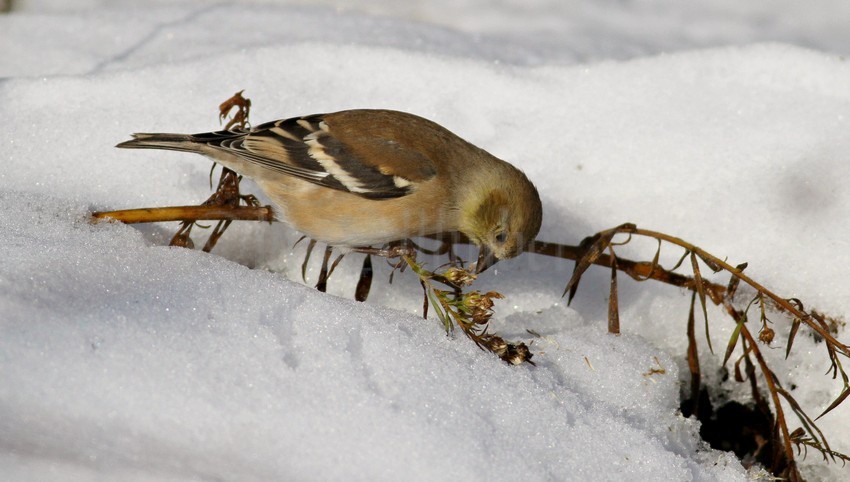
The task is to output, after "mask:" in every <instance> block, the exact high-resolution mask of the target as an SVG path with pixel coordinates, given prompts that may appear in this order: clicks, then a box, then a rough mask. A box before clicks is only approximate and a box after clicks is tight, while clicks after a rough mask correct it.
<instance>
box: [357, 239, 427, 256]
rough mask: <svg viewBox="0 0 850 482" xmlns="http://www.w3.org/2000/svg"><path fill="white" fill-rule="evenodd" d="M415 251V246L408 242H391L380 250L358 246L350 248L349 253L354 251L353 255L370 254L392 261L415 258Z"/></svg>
mask: <svg viewBox="0 0 850 482" xmlns="http://www.w3.org/2000/svg"><path fill="white" fill-rule="evenodd" d="M416 249H417V247H416V245H414V244H412V242H411V241H410V240H404V241H395V242H392V243H390V244H387V245H385V246H383V247H381V248H375V247H372V246H360V247H356V248H352V249H351V251H354V252H355V253H363V254H371V255H374V256H380V257H382V258H387V259H394V258H400V257H402V256H413V257H415V256H416Z"/></svg>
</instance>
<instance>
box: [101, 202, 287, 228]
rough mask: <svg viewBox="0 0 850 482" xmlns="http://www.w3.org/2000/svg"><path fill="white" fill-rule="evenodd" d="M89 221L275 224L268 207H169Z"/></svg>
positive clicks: (108, 214) (117, 213)
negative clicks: (228, 221)
mask: <svg viewBox="0 0 850 482" xmlns="http://www.w3.org/2000/svg"><path fill="white" fill-rule="evenodd" d="M91 217H92V220H93V221H95V222H97V221H102V220H110V219H111V220H114V221H120V222H122V223H125V224H136V223H159V222H168V221H220V220H230V221H265V222H267V223H270V222H272V221H274V212H273V210H272V207H271V206H238V207H229V206H171V207H162V208H139V209H122V210H118V211H98V212H93V213H92V214H91Z"/></svg>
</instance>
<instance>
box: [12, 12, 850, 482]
mask: <svg viewBox="0 0 850 482" xmlns="http://www.w3.org/2000/svg"><path fill="white" fill-rule="evenodd" d="M739 3H740V2H732V1H724V2H712V3H708V2H706V3H705V4H699V3H697V4H695V5H693V6H692V5H691V4H690V3H689V4H688V6H680V5H679V3H678V2H670V1H660V0H659V1H636V2H613V1H610V2H581V1H572V2H554V1H545V0H540V1H536V2H531V3H530V4H529V3H526V2H519V1H504V2H493V3H487V2H483V1H468V2H425V3H422V4H419V3H409V4H408V3H401V2H375V3H369V4H367V3H364V4H354V5H351V4H346V5H342V4H339V5H337V4H334V3H333V2H310V4H309V5H308V4H306V3H303V4H296V3H292V4H281V3H273V2H248V1H243V2H228V3H216V4H209V3H202V2H197V3H195V2H177V1H157V2H147V3H145V4H144V7H142V6H140V5H141V4H139V2H130V1H112V2H104V1H95V0H90V1H76V2H64V1H63V2H58V1H47V0H28V1H23V0H21V1H18V2H14V10H13V13H10V14H7V15H3V16H0V46H2V47H3V52H4V55H3V56H0V114H2V115H3V118H4V119H5V122H4V128H3V129H2V131H0V146H2V148H3V154H2V156H0V160H2V166H3V167H4V169H3V170H2V171H1V172H0V219H2V220H3V229H2V230H0V250H2V256H0V478H2V479H4V480H45V479H51V480H117V479H120V480H197V479H224V480H269V479H284V480H290V479H295V480H327V479H355V480H397V479H414V480H436V479H440V480H443V479H449V478H455V479H460V480H492V479H496V478H502V479H506V480H511V479H520V478H528V479H533V480H540V479H557V480H564V479H567V480H623V479H637V480H661V479H664V480H745V479H746V478H747V476H748V475H747V473H746V471H745V470H744V469H743V468H742V467H741V465H740V463H739V462H738V461H737V459H736V458H735V457H734V456H733V455H732V454H727V453H723V452H719V451H715V450H711V449H709V448H708V447H707V446H706V445H705V444H703V443H702V442H700V441H699V438H698V430H699V425H698V422H696V421H694V420H689V419H685V418H683V417H682V416H681V414H679V413H678V412H677V408H678V403H679V390H680V387H681V385H682V383H683V382H684V381H685V380H686V379H687V368H686V363H685V361H684V360H683V356H684V354H685V347H686V338H685V321H686V319H687V309H688V302H689V299H690V298H689V296H688V295H687V294H686V293H684V292H682V291H680V290H677V289H674V288H670V287H665V286H661V285H657V284H652V283H642V284H637V283H633V282H630V281H627V280H625V279H623V280H622V281H621V283H620V284H621V293H620V305H621V310H622V313H621V319H622V327H623V334H622V335H621V336H618V337H615V336H610V335H607V334H606V333H605V329H606V324H607V322H606V310H607V296H608V291H607V283H608V276H609V274H608V273H607V271H605V270H600V269H591V270H590V271H589V272H588V274H587V276H586V277H585V279H583V281H582V284H581V287H580V288H579V292H578V295H577V298H576V299H575V301H574V302H573V304H572V306H571V307H567V306H565V300H564V299H562V298H561V297H560V295H561V292H562V290H563V286H564V284H565V283H566V281H567V279H568V278H569V274H570V272H571V270H572V264H571V263H569V262H566V261H552V260H550V259H541V258H539V257H534V256H532V255H524V256H522V257H520V258H518V259H515V260H511V261H508V262H504V263H500V264H499V265H497V267H496V269H494V270H492V271H491V272H488V273H485V275H483V276H482V277H481V279H480V280H479V283H477V286H478V287H479V288H480V289H483V290H490V289H495V290H498V291H500V292H501V293H503V294H504V295H505V296H506V297H507V298H506V299H505V300H503V301H500V302H499V303H498V304H497V305H496V313H497V315H496V320H495V321H494V323H493V325H494V328H495V330H496V331H497V332H499V333H501V334H503V335H505V336H506V338H510V339H523V340H525V341H526V342H530V341H531V340H532V339H534V343H533V344H532V350H533V351H534V352H535V358H534V361H535V362H537V366H536V367H532V366H521V367H509V366H506V365H505V364H503V363H502V362H500V361H499V360H498V359H496V358H495V357H492V356H489V355H487V354H485V353H484V352H481V351H480V350H478V349H477V348H475V347H474V346H473V345H472V344H471V343H469V342H468V341H467V340H465V339H464V338H463V337H462V336H456V337H453V338H451V337H446V336H445V334H444V332H442V328H441V325H440V323H439V322H438V321H437V320H435V319H430V320H427V321H424V320H422V319H421V316H420V313H421V291H420V290H419V286H418V282H417V281H416V280H415V279H413V277H412V276H411V274H410V273H396V275H395V279H394V281H393V283H392V284H389V283H388V282H387V281H386V278H387V276H388V275H389V272H390V269H389V268H388V267H387V266H385V265H384V264H383V263H378V264H377V265H376V268H377V273H376V276H375V281H374V283H373V292H372V295H371V297H370V300H369V302H367V303H365V304H364V303H356V302H354V301H353V300H352V299H351V296H352V293H353V290H354V285H355V283H356V280H357V277H358V273H359V263H360V261H361V260H360V258H358V257H356V256H350V257H347V258H346V259H345V260H344V261H343V263H342V264H341V265H340V268H339V269H338V270H337V272H336V273H335V274H334V275H333V277H332V278H331V281H330V285H329V291H330V294H322V293H319V292H317V291H315V290H313V289H312V288H310V287H309V285H311V284H313V283H315V278H316V273H317V271H318V262H317V261H316V260H317V259H318V258H319V256H314V261H313V262H312V263H311V265H310V270H309V272H308V280H307V281H308V282H307V285H308V286H304V283H303V282H302V281H301V280H300V265H301V260H302V259H303V255H304V247H303V245H299V246H297V247H295V248H293V247H292V246H293V244H294V243H295V241H296V240H297V239H298V237H299V236H298V234H297V233H294V232H292V231H290V230H289V229H288V228H286V227H285V226H281V225H271V226H270V225H264V224H260V223H254V224H250V223H242V224H239V225H237V226H235V227H234V228H232V229H231V230H230V231H228V233H227V234H226V235H225V236H224V238H223V239H222V241H221V242H220V243H219V246H217V247H216V249H215V250H214V251H213V253H212V254H211V255H210V254H205V253H202V252H200V251H190V250H185V249H178V248H169V247H167V246H166V245H167V243H168V238H169V236H170V235H171V234H172V233H173V232H174V226H173V225H166V224H162V225H153V226H135V227H130V226H124V225H120V224H113V223H103V224H97V225H92V224H89V223H88V222H87V216H88V213H89V212H90V211H92V210H109V209H121V208H132V207H143V206H168V205H180V204H187V203H197V202H200V201H202V200H204V199H205V198H206V197H207V196H208V194H209V182H208V172H209V163H208V162H206V161H205V160H203V159H202V158H200V157H197V156H190V155H184V154H179V153H168V152H156V151H145V152H137V151H123V150H120V151H119V150H117V149H114V148H113V146H114V145H115V144H116V143H118V142H121V141H123V140H126V139H127V138H128V136H129V134H130V133H131V132H136V131H151V130H156V131H165V132H167V131H174V132H180V131H183V132H199V131H205V130H214V129H216V128H217V127H218V124H217V120H216V107H217V105H218V103H220V102H221V101H222V100H224V99H225V98H227V97H228V96H230V95H231V94H233V93H234V92H236V91H238V90H241V89H246V95H247V96H248V97H250V98H251V99H252V100H253V103H254V108H253V110H252V113H251V115H252V118H253V119H254V121H255V122H257V123H258V122H262V121H266V120H272V119H276V118H282V117H289V116H295V115H301V114H309V113H316V112H329V111H335V110H341V109H346V108H355V107H382V108H393V109H399V110H404V111H409V112H413V113H416V114H419V115H422V116H425V117H428V118H430V119H432V120H435V121H437V122H439V123H441V124H442V125H444V126H446V127H448V128H449V129H451V130H452V131H454V132H456V133H458V134H459V135H461V136H462V137H464V138H466V139H468V140H469V141H471V142H473V143H475V144H476V145H478V146H481V147H483V148H485V149H487V150H488V151H490V152H492V153H493V154H495V155H497V156H499V157H501V158H503V159H506V160H508V161H510V162H512V163H514V164H515V165H517V166H519V167H520V168H522V169H523V170H524V171H525V172H526V173H527V174H528V176H529V177H530V178H531V179H532V180H533V181H534V182H535V183H536V185H537V186H538V188H539V190H540V193H541V197H542V199H543V202H544V209H545V220H544V226H543V229H542V231H541V234H540V238H541V239H544V240H548V241H556V242H562V243H569V244H575V243H577V242H578V241H579V240H580V239H581V238H583V237H584V236H587V235H590V234H592V233H594V232H596V231H598V230H601V229H605V228H609V227H612V226H615V225H617V224H620V223H622V222H627V221H628V222H634V223H637V224H638V225H639V226H641V227H646V228H650V229H656V230H659V231H664V232H668V233H670V234H673V235H677V236H680V237H683V238H684V239H687V240H689V241H693V242H695V243H697V244H699V245H700V246H701V247H703V248H705V249H707V250H708V251H710V252H712V253H714V254H716V255H718V256H720V257H728V258H729V260H730V261H731V262H733V263H735V264H737V263H739V262H743V261H748V262H749V268H748V270H747V271H748V273H750V274H751V276H753V277H755V278H756V279H758V280H760V281H762V282H764V283H765V284H767V285H768V286H769V287H770V288H773V289H775V290H776V291H777V292H779V293H780V294H781V295H783V296H786V297H798V298H800V299H802V300H803V301H805V302H806V303H807V306H810V307H817V308H819V309H820V310H823V311H826V312H827V313H830V314H833V315H836V316H839V317H842V318H844V319H847V318H848V315H850V299H848V298H847V296H846V290H847V281H846V277H845V273H844V269H843V268H844V267H845V266H847V265H848V263H850V241H848V239H850V226H848V225H847V223H846V222H844V221H845V220H846V219H847V218H848V215H850V190H848V189H846V187H845V183H846V181H847V180H848V179H850V154H848V153H850V138H848V137H847V131H848V129H847V127H848V126H847V123H848V121H850V65H848V63H847V62H846V61H845V60H844V59H843V57H842V56H841V55H843V54H847V53H848V52H847V51H845V50H842V49H846V45H850V44H848V43H847V40H848V36H850V34H847V33H846V28H845V27H844V26H846V22H847V20H848V19H850V11H848V7H847V6H846V4H845V3H844V2H838V1H832V2H823V4H822V6H821V8H819V9H813V8H810V7H806V6H804V5H802V4H799V3H798V2H792V1H782V2H748V3H747V4H746V5H743V4H742V5H739ZM789 19H793V20H794V21H793V22H791V21H790V20H789ZM80 32H85V33H84V34H81V33H80ZM247 188H248V189H249V190H252V191H253V192H257V190H256V188H253V189H252V186H251V184H250V183H248V184H247ZM196 243H199V240H197V239H196ZM654 250H655V245H654V243H651V242H643V243H637V242H636V243H635V245H634V246H631V245H630V246H627V247H624V248H622V249H621V251H620V252H621V254H623V255H627V256H631V257H635V258H641V259H646V260H649V259H651V257H652V255H653V254H654ZM662 254H663V256H664V258H665V259H675V258H676V257H677V253H675V252H673V250H667V251H664V252H663V253H662ZM430 262H431V263H432V264H436V263H439V262H440V261H439V260H431V261H430ZM718 280H719V281H723V280H722V279H721V278H718ZM709 316H710V318H711V319H712V341H713V342H714V346H715V348H717V347H718V346H724V345H725V341H726V339H728V336H729V334H730V333H731V329H732V328H733V327H732V326H730V325H731V323H729V322H728V319H727V318H724V317H723V315H722V313H721V312H720V310H717V309H710V310H709ZM773 318H774V319H775V320H774V321H775V325H776V326H775V328H777V331H778V332H780V333H781V334H784V333H786V332H787V326H788V320H785V319H783V318H782V317H781V316H779V315H774V316H773ZM526 330H532V331H534V332H536V333H540V334H541V335H543V336H542V338H536V339H535V338H533V337H532V336H531V335H530V334H529V333H528V332H527V331H526ZM839 339H840V340H842V341H844V343H847V342H848V338H847V335H846V332H844V331H842V332H841V333H840V335H839ZM775 346H777V347H781V346H782V345H781V340H778V342H777V343H775ZM704 348H705V347H704ZM765 351H766V352H767V354H768V356H769V358H770V362H771V363H773V364H774V365H773V366H774V368H775V369H776V370H777V374H778V376H779V377H780V379H781V380H782V382H783V383H784V384H785V385H786V386H790V385H791V384H794V385H796V386H797V389H796V390H795V391H794V394H795V396H796V397H797V399H798V401H800V403H801V404H802V405H803V407H804V408H806V409H807V411H808V412H809V413H810V414H811V415H817V414H819V413H820V411H821V410H823V408H825V407H826V406H828V404H829V403H830V402H831V400H832V399H833V398H834V397H835V396H836V395H837V394H838V393H839V390H840V386H839V385H838V384H835V383H833V382H832V381H831V380H830V379H829V378H828V377H826V376H822V375H821V374H822V373H824V372H825V371H826V369H827V365H826V364H825V363H824V359H825V352H824V350H823V346H822V345H820V344H816V343H815V342H814V341H813V340H812V339H811V338H810V337H808V336H800V337H798V338H797V340H796V341H795V348H794V353H793V354H792V357H791V358H790V359H789V360H787V361H786V360H784V359H783V355H784V349H775V350H765ZM720 361H721V359H720V358H719V356H711V355H710V354H708V352H707V351H706V350H705V349H704V350H703V351H702V353H701V363H702V367H703V372H704V373H706V375H707V376H708V377H709V378H710V379H713V380H718V379H719V378H720V376H721V374H720V373H719V370H718V367H719V365H720ZM659 366H660V367H662V368H663V369H664V370H665V373H664V374H655V375H649V374H648V373H649V372H650V370H651V369H652V368H657V367H659ZM723 386H724V388H726V389H728V390H729V391H730V392H731V393H732V394H733V396H736V397H738V399H739V400H743V401H746V400H747V397H748V394H747V390H748V389H747V387H745V386H741V385H738V384H735V383H733V382H727V383H725V384H724V385H723ZM849 420H850V409H848V408H847V407H846V404H845V406H843V407H841V408H839V409H837V410H835V411H834V412H833V413H831V414H829V415H828V416H827V417H825V418H824V419H822V421H821V428H823V429H824V431H825V433H826V435H827V436H828V437H829V440H830V442H831V443H832V445H833V448H835V449H837V450H841V451H844V452H847V451H848V450H850V430H847V427H848V426H849V425H848V421H849ZM791 426H792V428H794V427H796V421H795V420H791ZM802 464H803V469H804V474H805V475H807V476H808V477H809V478H811V479H813V480H843V479H844V478H846V476H847V470H848V469H847V468H842V466H841V465H840V464H839V465H830V466H824V465H823V464H821V462H820V456H819V455H818V454H814V453H812V454H810V455H809V457H808V458H807V459H805V460H804V461H803V462H802Z"/></svg>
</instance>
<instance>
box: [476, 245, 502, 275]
mask: <svg viewBox="0 0 850 482" xmlns="http://www.w3.org/2000/svg"><path fill="white" fill-rule="evenodd" d="M498 261H499V258H497V257H496V255H495V254H493V252H492V251H490V248H488V247H487V246H481V247H479V248H478V262H477V263H475V274H479V273H483V272H484V270H485V269H487V268H489V267H490V266H493V265H494V264H496V262H498Z"/></svg>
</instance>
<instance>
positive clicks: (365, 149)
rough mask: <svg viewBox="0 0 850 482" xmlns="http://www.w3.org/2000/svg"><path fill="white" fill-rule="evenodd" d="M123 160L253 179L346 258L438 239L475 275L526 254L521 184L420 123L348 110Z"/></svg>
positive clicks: (281, 211) (401, 115) (147, 139)
mask: <svg viewBox="0 0 850 482" xmlns="http://www.w3.org/2000/svg"><path fill="white" fill-rule="evenodd" d="M116 147H119V148H125V149H166V150H173V151H183V152H193V153H197V154H201V155H204V156H206V157H208V158H210V159H212V160H213V161H215V162H216V163H219V164H221V165H223V166H225V167H227V168H228V169H231V170H233V171H235V172H237V173H238V174H240V175H242V176H244V177H247V178H250V179H252V180H253V181H254V182H255V183H256V184H257V185H258V186H259V188H260V189H261V190H262V191H263V192H264V193H265V194H266V196H268V198H269V199H270V200H271V201H272V203H273V204H274V205H275V207H276V209H275V215H276V217H277V218H278V220H281V221H284V222H285V223H286V224H288V225H290V226H291V227H293V228H294V229H296V230H297V231H300V232H301V233H303V234H305V235H306V236H308V237H310V238H312V239H315V240H317V241H320V242H324V243H326V244H328V245H329V246H334V247H339V248H342V249H346V248H358V247H368V246H373V245H384V244H386V243H390V242H394V241H400V240H404V239H409V238H414V237H417V236H429V235H431V236H433V235H441V234H447V233H460V234H461V235H463V236H465V237H466V238H468V240H470V241H471V242H472V243H473V244H475V245H476V246H477V247H478V250H479V256H478V260H477V262H476V263H475V266H474V271H475V272H476V273H480V272H482V271H484V270H486V269H487V268H489V267H490V266H492V265H493V264H495V263H496V262H497V261H499V260H504V259H509V258H513V257H515V256H517V255H519V254H520V253H522V252H523V251H524V250H526V249H527V247H528V246H529V244H530V243H531V242H532V241H533V240H534V238H535V236H537V233H538V232H539V230H540V225H541V222H542V216H543V209H542V205H541V202H540V195H539V193H538V191H537V188H535V186H534V184H532V182H531V181H530V180H529V179H528V177H526V175H525V174H524V173H523V172H522V171H520V170H519V169H517V168H516V167H514V166H513V165H511V164H510V163H508V162H505V161H503V160H501V159H499V158H497V157H495V156H493V155H491V154H490V153H488V152H487V151H485V150H483V149H481V148H479V147H476V146H475V145H473V144H471V143H469V142H467V141H465V140H463V139H462V138H460V137H459V136H457V135H456V134H454V133H452V132H450V131H449V130H448V129H446V128H445V127H442V126H440V125H439V124H437V123H435V122H432V121H430V120H428V119H425V118H423V117H420V116H417V115H414V114H409V113H406V112H400V111H394V110H384V109H353V110H344V111H339V112H333V113H328V114H312V115H306V116H301V117H292V118H288V119H282V120H276V121H272V122H267V123H264V124H260V125H257V126H255V127H250V128H245V129H242V128H236V129H230V130H221V131H216V132H206V133H200V134H154V133H136V134H133V135H132V139H131V140H129V141H126V142H122V143H120V144H118V145H117V146H116Z"/></svg>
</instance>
